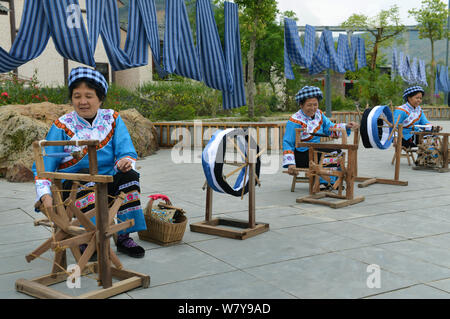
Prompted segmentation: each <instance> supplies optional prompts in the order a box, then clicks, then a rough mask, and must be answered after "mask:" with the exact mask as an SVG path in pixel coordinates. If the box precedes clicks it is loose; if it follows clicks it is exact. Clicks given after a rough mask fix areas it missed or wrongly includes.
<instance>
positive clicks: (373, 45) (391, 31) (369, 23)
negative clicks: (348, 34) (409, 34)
mask: <svg viewBox="0 0 450 319" xmlns="http://www.w3.org/2000/svg"><path fill="white" fill-rule="evenodd" d="M341 26H342V27H344V28H347V29H349V30H351V31H358V30H363V29H364V30H367V31H368V32H369V33H370V34H371V35H372V37H370V38H369V39H368V41H367V45H366V47H367V49H368V50H369V52H371V53H369V54H368V55H369V60H370V65H369V67H370V69H371V70H375V68H376V65H377V58H378V51H379V49H380V46H384V47H389V46H391V45H392V42H393V41H394V40H395V37H396V36H397V35H399V34H400V33H402V32H403V31H404V30H405V26H404V25H402V24H401V23H400V17H399V8H398V6H397V5H394V6H392V7H391V8H390V9H388V10H381V11H380V12H379V13H378V14H377V15H376V16H374V17H368V16H366V15H364V14H352V15H351V16H350V17H349V18H348V19H347V20H346V21H345V22H343V23H342V25H341Z"/></svg>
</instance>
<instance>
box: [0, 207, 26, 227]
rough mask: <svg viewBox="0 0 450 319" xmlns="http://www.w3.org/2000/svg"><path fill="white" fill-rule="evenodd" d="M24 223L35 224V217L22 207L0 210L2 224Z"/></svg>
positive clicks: (0, 222) (0, 223)
mask: <svg viewBox="0 0 450 319" xmlns="http://www.w3.org/2000/svg"><path fill="white" fill-rule="evenodd" d="M22 223H30V224H33V218H32V217H31V216H29V215H28V214H27V213H25V212H24V211H23V210H21V209H11V210H7V211H2V212H0V226H8V225H13V224H22Z"/></svg>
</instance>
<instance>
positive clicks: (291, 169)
mask: <svg viewBox="0 0 450 319" xmlns="http://www.w3.org/2000/svg"><path fill="white" fill-rule="evenodd" d="M296 168H297V166H295V165H289V166H288V174H289V175H292V176H297V175H298V172H297V170H296Z"/></svg>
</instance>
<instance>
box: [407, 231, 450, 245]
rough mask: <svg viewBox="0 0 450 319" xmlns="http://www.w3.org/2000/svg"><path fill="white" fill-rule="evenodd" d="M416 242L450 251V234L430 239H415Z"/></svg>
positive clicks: (430, 237)
mask: <svg viewBox="0 0 450 319" xmlns="http://www.w3.org/2000/svg"><path fill="white" fill-rule="evenodd" d="M414 240H415V241H418V242H419V243H424V244H427V245H432V246H434V247H439V248H444V249H448V248H449V245H450V233H447V234H441V235H434V236H429V237H422V238H415V239H414Z"/></svg>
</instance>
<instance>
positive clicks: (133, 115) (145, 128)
mask: <svg viewBox="0 0 450 319" xmlns="http://www.w3.org/2000/svg"><path fill="white" fill-rule="evenodd" d="M119 114H120V117H122V119H123V121H124V123H125V125H126V126H127V128H128V132H129V133H130V136H131V139H132V140H133V145H134V147H135V149H136V152H137V154H138V157H140V158H142V157H146V156H149V155H152V154H154V153H155V152H156V151H157V150H159V144H158V138H157V136H158V135H157V131H156V128H155V126H154V125H153V124H152V122H151V121H150V120H148V119H147V118H145V117H143V116H142V115H141V113H139V112H138V111H137V110H136V109H129V110H124V111H120V112H119Z"/></svg>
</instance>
